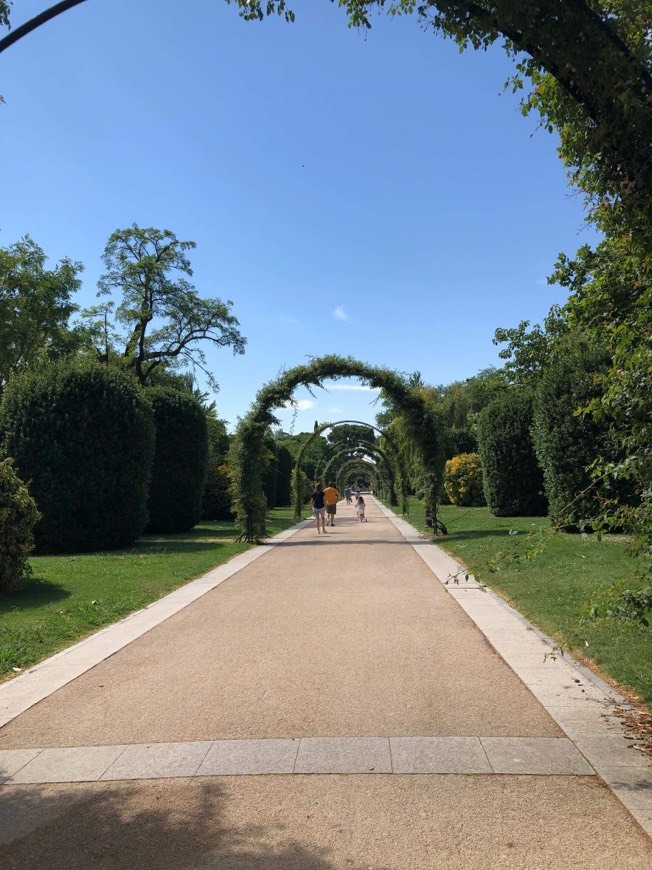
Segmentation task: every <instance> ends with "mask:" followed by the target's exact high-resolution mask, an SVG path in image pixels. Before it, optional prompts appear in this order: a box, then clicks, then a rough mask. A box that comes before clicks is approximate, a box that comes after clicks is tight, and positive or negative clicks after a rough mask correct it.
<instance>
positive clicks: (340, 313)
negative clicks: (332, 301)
mask: <svg viewBox="0 0 652 870" xmlns="http://www.w3.org/2000/svg"><path fill="white" fill-rule="evenodd" d="M333 317H334V318H335V320H344V321H345V322H346V323H351V318H350V317H349V315H348V314H347V313H346V311H345V310H344V306H343V305H338V306H337V307H336V308H335V309H334V310H333Z"/></svg>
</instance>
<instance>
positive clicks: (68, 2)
mask: <svg viewBox="0 0 652 870" xmlns="http://www.w3.org/2000/svg"><path fill="white" fill-rule="evenodd" d="M83 2H84V0H61V2H60V3H55V5H54V6H51V7H50V8H49V9H46V10H45V12H41V13H40V14H39V15H35V16H34V18H30V20H29V21H26V22H25V24H21V25H20V27H17V28H16V29H15V30H12V31H11V33H8V34H7V35H6V36H5V37H3V39H0V53H2V52H3V51H4V50H5V49H6V48H9V46H10V45H13V44H14V43H15V42H18V40H19V39H22V38H23V36H27V34H28V33H31V32H32V31H33V30H36V28H37V27H40V26H41V25H42V24H46V23H47V22H48V21H51V20H52V19H53V18H56V17H57V15H61V13H62V12H66V11H67V10H68V9H72V8H73V6H79V4H80V3H83Z"/></svg>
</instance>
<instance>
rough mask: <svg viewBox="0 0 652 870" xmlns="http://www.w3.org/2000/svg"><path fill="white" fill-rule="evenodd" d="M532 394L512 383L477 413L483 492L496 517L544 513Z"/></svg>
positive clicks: (539, 514)
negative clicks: (532, 429) (534, 436)
mask: <svg viewBox="0 0 652 870" xmlns="http://www.w3.org/2000/svg"><path fill="white" fill-rule="evenodd" d="M531 426H532V398H531V396H530V394H529V393H528V392H526V391H525V390H523V389H521V388H519V387H512V388H511V389H509V390H507V391H506V392H505V393H503V394H502V395H500V396H498V397H497V398H495V399H494V400H493V401H492V402H490V403H489V404H488V405H487V406H486V408H484V409H483V410H482V411H480V413H479V414H478V417H477V436H478V444H479V452H480V460H481V462H482V472H483V479H484V494H485V498H486V500H487V504H488V505H489V509H490V510H491V513H492V514H494V516H497V517H519V516H525V517H530V516H545V514H546V511H547V502H546V497H545V495H544V492H543V474H542V471H541V468H540V467H539V464H538V462H537V458H536V456H535V453H534V446H533V444H532V437H531V435H530V428H531Z"/></svg>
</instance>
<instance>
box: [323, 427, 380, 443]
mask: <svg viewBox="0 0 652 870" xmlns="http://www.w3.org/2000/svg"><path fill="white" fill-rule="evenodd" d="M326 437H327V438H328V441H329V443H330V444H339V445H341V446H342V447H355V445H357V444H359V443H360V442H361V441H362V442H371V443H372V444H373V442H374V440H375V437H376V435H375V432H374V430H373V429H370V428H369V427H368V426H358V425H357V424H355V423H343V424H342V425H341V426H334V427H333V428H332V429H331V430H330V432H329V433H328V435H327V436H326Z"/></svg>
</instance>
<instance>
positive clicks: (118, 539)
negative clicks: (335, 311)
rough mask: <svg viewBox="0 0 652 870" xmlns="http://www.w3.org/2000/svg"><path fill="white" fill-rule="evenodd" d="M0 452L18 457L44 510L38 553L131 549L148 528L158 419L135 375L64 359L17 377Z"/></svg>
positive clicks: (3, 417) (5, 410)
mask: <svg viewBox="0 0 652 870" xmlns="http://www.w3.org/2000/svg"><path fill="white" fill-rule="evenodd" d="M0 450H1V452H2V453H3V454H4V455H6V456H12V457H13V458H14V459H15V463H16V471H17V472H18V474H19V475H20V476H21V478H22V479H23V480H25V481H26V482H27V483H28V485H29V488H30V491H31V493H32V495H33V496H34V498H35V499H36V503H37V504H38V506H39V509H40V511H41V513H42V515H43V516H42V519H41V521H40V522H39V524H38V525H37V527H36V531H35V538H36V546H37V549H38V550H40V551H42V552H43V551H45V552H75V551H90V550H98V549H101V548H113V547H126V546H129V545H130V544H132V543H133V541H134V540H135V539H136V538H137V537H138V535H139V534H140V533H141V532H142V530H143V528H144V526H145V523H146V521H147V507H146V505H147V488H148V484H149V478H150V471H151V464H152V456H153V451H154V424H153V420H152V410H151V408H150V405H149V403H148V401H147V399H146V398H145V397H144V395H143V393H142V392H141V391H140V390H139V389H138V386H137V384H136V383H135V382H134V380H133V379H132V378H130V377H129V376H128V375H126V374H124V373H122V372H119V371H117V370H116V369H107V368H106V367H104V366H99V365H97V364H94V363H85V364H79V363H77V364H75V363H72V362H68V361H64V362H59V363H54V364H51V365H49V366H46V367H43V368H42V369H39V370H36V371H33V372H26V373H25V374H23V375H20V376H19V377H15V378H13V379H12V381H11V382H10V383H9V385H8V387H7V391H6V394H5V399H4V402H3V404H2V408H1V409H0Z"/></svg>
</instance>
